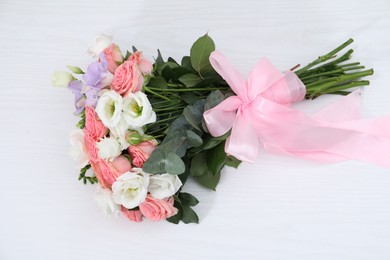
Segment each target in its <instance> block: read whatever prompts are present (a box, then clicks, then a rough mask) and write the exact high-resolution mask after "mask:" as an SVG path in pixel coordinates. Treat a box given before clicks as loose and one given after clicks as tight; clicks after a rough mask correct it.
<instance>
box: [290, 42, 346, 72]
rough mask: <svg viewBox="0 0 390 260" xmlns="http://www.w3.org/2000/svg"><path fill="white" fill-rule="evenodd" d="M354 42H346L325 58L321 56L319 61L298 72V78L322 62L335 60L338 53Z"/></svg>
mask: <svg viewBox="0 0 390 260" xmlns="http://www.w3.org/2000/svg"><path fill="white" fill-rule="evenodd" d="M352 42H353V39H349V40H348V41H346V42H344V43H343V44H341V45H340V46H338V47H337V48H335V49H334V50H332V51H330V52H329V53H327V54H325V55H323V56H319V57H318V59H316V60H314V61H312V62H310V63H309V64H307V65H306V66H305V67H303V68H302V69H300V70H298V71H297V72H296V73H295V74H297V76H299V75H301V74H302V73H304V72H306V71H307V70H309V69H310V68H312V67H314V66H315V65H317V64H320V63H322V62H325V61H327V60H329V59H331V58H333V57H334V55H335V54H336V53H338V52H339V51H341V50H342V49H344V48H345V47H347V46H348V45H350V44H351V43H352Z"/></svg>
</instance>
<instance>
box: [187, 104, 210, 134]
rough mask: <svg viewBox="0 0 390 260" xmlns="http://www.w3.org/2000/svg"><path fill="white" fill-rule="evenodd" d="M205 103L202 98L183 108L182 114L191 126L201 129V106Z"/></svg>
mask: <svg viewBox="0 0 390 260" xmlns="http://www.w3.org/2000/svg"><path fill="white" fill-rule="evenodd" d="M204 104H205V100H204V99H200V100H198V101H197V102H196V103H195V104H193V105H189V106H187V107H186V108H184V110H183V115H184V117H185V119H186V120H187V121H188V123H190V124H191V126H192V127H194V128H195V129H197V130H199V131H201V129H200V123H201V122H202V119H203V107H204Z"/></svg>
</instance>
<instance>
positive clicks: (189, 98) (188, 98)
mask: <svg viewBox="0 0 390 260" xmlns="http://www.w3.org/2000/svg"><path fill="white" fill-rule="evenodd" d="M181 98H182V99H183V100H184V102H186V103H187V104H189V105H193V104H195V102H196V101H198V100H199V97H198V96H197V95H195V94H194V93H192V92H185V93H184V94H183V95H181Z"/></svg>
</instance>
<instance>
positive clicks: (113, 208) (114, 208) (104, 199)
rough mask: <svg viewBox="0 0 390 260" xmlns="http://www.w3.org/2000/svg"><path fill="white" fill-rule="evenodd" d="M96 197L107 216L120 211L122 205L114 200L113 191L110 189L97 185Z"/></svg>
mask: <svg viewBox="0 0 390 260" xmlns="http://www.w3.org/2000/svg"><path fill="white" fill-rule="evenodd" d="M94 199H95V200H96V202H97V204H98V206H99V208H100V209H101V210H102V211H103V212H104V214H105V215H106V216H111V215H118V214H119V213H120V205H118V204H116V203H115V202H114V201H113V199H112V192H111V191H110V190H109V189H104V188H102V187H101V186H100V185H97V188H96V193H95V195H94Z"/></svg>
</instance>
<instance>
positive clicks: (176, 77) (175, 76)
mask: <svg viewBox="0 0 390 260" xmlns="http://www.w3.org/2000/svg"><path fill="white" fill-rule="evenodd" d="M171 72H172V80H173V81H175V82H178V83H179V82H181V81H180V77H182V76H183V75H185V74H188V73H193V71H191V70H190V69H187V68H184V67H181V66H179V67H175V68H171Z"/></svg>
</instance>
